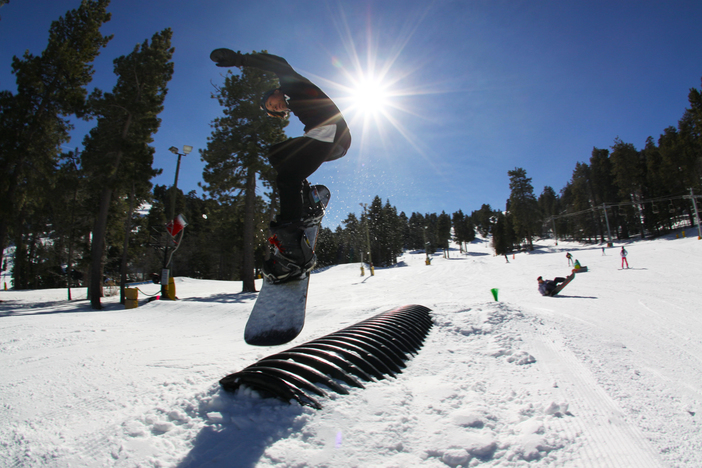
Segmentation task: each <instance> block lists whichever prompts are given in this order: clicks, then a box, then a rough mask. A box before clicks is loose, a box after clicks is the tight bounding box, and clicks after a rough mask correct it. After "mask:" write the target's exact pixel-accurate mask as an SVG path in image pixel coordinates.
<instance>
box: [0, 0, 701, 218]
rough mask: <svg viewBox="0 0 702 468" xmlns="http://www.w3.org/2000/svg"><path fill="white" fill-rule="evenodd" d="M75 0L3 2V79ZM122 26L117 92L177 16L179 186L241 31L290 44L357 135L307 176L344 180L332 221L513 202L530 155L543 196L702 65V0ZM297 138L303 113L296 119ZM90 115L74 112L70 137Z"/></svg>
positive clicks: (191, 12)
mask: <svg viewBox="0 0 702 468" xmlns="http://www.w3.org/2000/svg"><path fill="white" fill-rule="evenodd" d="M79 4H80V2H79V0H70V1H69V0H39V1H33V2H22V1H20V0H12V1H11V3H10V4H9V5H6V6H4V7H2V8H0V17H1V20H0V89H9V90H12V91H14V90H15V82H14V77H13V76H12V75H11V67H10V65H11V58H12V56H13V55H17V56H21V55H22V54H23V53H24V51H25V50H29V51H30V52H32V53H34V54H39V53H41V52H42V50H44V48H45V47H46V43H47V38H48V30H49V26H50V24H51V21H53V20H55V19H57V18H58V17H59V16H61V15H63V14H64V13H65V12H66V11H67V10H69V9H72V8H77V7H78V5H79ZM108 10H109V11H110V12H111V13H112V20H111V21H110V22H109V23H107V24H105V26H104V27H103V32H104V34H114V36H115V37H114V39H113V40H112V41H111V42H110V43H109V44H108V46H107V48H106V49H103V52H102V53H101V55H100V56H99V57H98V59H97V60H96V62H95V64H94V66H95V69H96V73H95V79H94V81H93V85H94V86H96V87H98V88H101V89H103V90H106V91H110V90H111V89H112V87H113V86H114V84H115V82H116V77H115V75H114V74H113V73H112V60H113V59H114V58H116V57H118V56H120V55H125V54H128V53H129V52H131V50H132V49H133V47H134V46H135V45H136V44H137V43H141V42H143V41H144V40H146V39H149V38H150V37H151V36H152V35H153V34H154V33H155V32H157V31H160V30H162V29H163V28H166V27H170V28H172V29H173V32H174V36H173V45H174V47H175V49H176V51H175V55H174V58H173V60H174V63H175V74H174V76H173V79H172V80H171V83H170V85H169V92H168V96H167V98H166V102H165V110H164V112H163V113H162V114H161V118H162V124H161V129H160V130H159V132H158V134H157V135H156V136H155V139H154V143H153V146H154V148H155V149H156V155H155V166H156V167H160V168H162V169H163V175H161V176H159V177H158V178H156V179H155V180H154V183H158V184H165V185H169V186H170V185H171V184H172V183H173V177H174V174H175V165H176V158H175V156H174V155H173V154H172V153H170V152H169V151H168V148H169V147H171V146H177V147H179V148H182V146H183V145H192V146H194V147H195V150H194V151H193V153H191V154H190V155H189V156H187V157H186V158H184V159H183V161H182V165H181V173H180V178H179V181H178V187H179V188H181V189H183V190H184V191H185V192H188V191H190V190H197V191H198V192H200V190H199V189H198V186H197V184H198V182H199V181H201V180H202V168H203V166H204V163H203V162H202V161H200V158H199V154H198V153H197V150H199V149H202V148H205V147H206V145H207V137H208V136H209V135H210V133H211V128H210V124H211V122H212V121H213V119H215V118H216V117H218V116H219V115H221V109H220V107H219V106H218V104H217V103H216V101H215V100H213V99H211V98H210V95H211V93H212V91H213V89H214V88H213V84H220V83H222V81H223V78H222V73H223V72H224V70H222V69H219V68H217V67H215V66H214V64H212V63H211V62H210V60H209V53H210V51H211V50H212V49H214V48H219V47H229V48H231V49H234V50H241V51H242V52H249V51H252V50H264V49H265V50H268V51H269V52H270V53H274V54H276V55H280V56H282V57H284V58H286V59H287V60H288V62H289V63H290V64H291V65H292V66H293V67H294V68H295V69H296V70H298V71H299V72H300V73H302V74H303V75H305V76H307V77H308V78H310V79H311V80H312V81H313V82H315V83H316V84H318V85H319V86H320V87H321V88H322V89H324V90H325V91H327V93H328V94H329V95H330V96H331V97H332V98H333V99H334V100H335V101H336V102H337V104H338V105H339V107H340V108H341V109H342V111H343V112H344V114H345V116H346V118H347V120H348V121H349V123H350V127H351V132H352V136H353V138H354V141H353V144H352V147H351V149H350V151H349V153H348V154H347V155H346V157H344V158H343V159H341V160H338V161H335V162H330V163H326V164H324V165H323V166H322V168H321V169H320V170H319V171H317V172H316V173H315V174H314V175H313V176H312V177H311V178H310V180H311V182H313V183H323V184H325V185H327V186H329V187H330V189H331V190H332V196H333V199H332V204H331V206H330V211H329V213H328V219H327V223H326V224H327V225H328V226H330V227H332V228H333V227H335V226H336V225H338V223H339V222H340V221H341V220H343V219H344V218H345V217H346V215H347V214H348V213H349V212H355V213H357V214H359V213H360V212H361V207H360V206H359V203H370V202H371V201H372V198H373V197H374V196H375V195H379V196H380V197H381V198H382V199H383V202H385V201H386V200H390V203H391V204H392V205H394V206H396V207H397V208H398V210H399V211H405V212H406V213H407V215H408V216H409V215H410V214H411V213H412V212H415V211H416V212H420V213H423V214H424V213H434V212H436V213H440V212H441V211H446V212H447V213H449V214H450V213H453V212H454V211H457V210H458V209H462V210H463V211H464V212H465V213H470V212H471V211H473V210H477V209H479V208H480V206H481V205H482V204H483V203H488V204H490V205H491V206H492V207H493V208H504V204H505V201H506V199H507V198H508V197H509V186H508V184H509V179H508V176H507V171H508V170H511V169H513V168H515V167H523V168H524V169H526V171H527V175H528V176H529V177H532V179H533V185H534V188H535V192H536V194H537V195H538V194H539V193H541V191H542V190H543V188H544V186H546V185H549V186H552V187H553V188H554V189H555V190H556V191H559V190H560V189H561V188H562V187H563V186H564V185H565V184H566V183H567V182H568V180H569V179H570V178H571V176H572V171H573V169H574V168H575V164H576V162H578V161H589V158H590V154H591V152H592V148H593V147H598V148H609V147H610V146H612V144H613V142H614V140H615V138H617V137H619V138H621V139H622V140H623V141H624V142H627V143H632V144H634V145H635V146H636V147H637V148H639V149H640V148H642V147H643V146H644V144H645V141H646V138H647V137H649V136H652V137H653V138H654V139H655V140H657V139H658V137H659V135H660V134H661V133H662V132H663V130H664V129H665V128H666V127H668V126H671V125H672V126H675V125H677V121H678V119H679V118H680V117H681V116H682V114H683V112H684V109H685V108H686V107H687V105H688V102H687V95H688V92H689V89H690V88H692V87H695V88H700V78H701V77H702V28H700V27H699V21H700V19H701V18H702V2H699V1H697V0H695V1H676V0H673V1H669V2H662V1H614V0H610V1H587V2H583V1H570V0H560V1H535V0H528V1H500V0H494V1H490V0H481V1H473V0H454V1H450V0H436V1H433V2H430V1H427V0H397V1H394V0H385V1H380V0H378V1H368V0H353V1H346V0H341V1H331V0H330V1H322V0H319V1H314V0H299V1H297V0H283V1H278V0H258V1H250V0H245V1H244V0H242V1H236V0H227V1H222V0H199V1H198V2H191V1H176V0H148V1H144V0H140V1H136V0H114V1H113V2H112V5H111V6H110V7H109V8H108ZM363 77H366V78H371V79H372V80H374V81H376V82H378V83H379V84H380V85H381V87H382V88H383V89H384V91H385V93H386V96H385V98H384V99H383V101H384V102H385V106H384V108H381V109H380V110H376V111H375V112H374V113H371V112H370V111H367V112H363V111H361V110H360V108H359V107H358V106H357V102H356V101H355V98H354V96H355V89H356V88H357V87H358V83H360V82H362V81H363ZM292 122H293V123H291V125H289V126H288V127H287V130H286V131H287V133H288V134H289V135H290V136H298V135H300V134H301V133H302V128H301V126H300V125H299V123H298V122H297V120H296V119H295V117H292ZM93 125H94V122H91V123H82V122H79V123H78V124H77V126H76V130H75V132H74V137H73V140H72V141H71V142H70V143H69V144H68V145H67V148H66V149H72V148H76V147H78V148H81V143H82V139H83V136H84V135H85V134H86V133H87V131H88V130H89V129H90V128H91V127H92V126H93Z"/></svg>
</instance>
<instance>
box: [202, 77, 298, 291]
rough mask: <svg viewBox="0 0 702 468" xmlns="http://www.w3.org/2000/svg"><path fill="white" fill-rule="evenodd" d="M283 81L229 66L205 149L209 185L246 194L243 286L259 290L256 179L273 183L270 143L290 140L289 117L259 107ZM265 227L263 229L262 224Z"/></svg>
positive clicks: (217, 194) (227, 197) (216, 193)
mask: <svg viewBox="0 0 702 468" xmlns="http://www.w3.org/2000/svg"><path fill="white" fill-rule="evenodd" d="M276 86H277V79H276V78H275V76H274V75H273V74H270V73H266V72H263V71H261V70H258V69H255V68H248V67H247V68H244V69H243V71H242V72H241V74H240V75H234V74H232V73H231V72H228V74H227V76H226V78H225V81H224V85H223V86H222V87H221V88H218V90H217V93H216V95H215V96H214V97H215V98H216V99H217V100H218V102H219V104H220V105H221V106H222V107H223V108H224V116H223V117H219V118H217V119H215V120H214V122H213V124H212V127H213V128H214V130H213V132H212V136H211V137H209V142H208V144H207V149H205V150H202V151H201V152H200V155H201V157H202V159H203V160H204V161H205V162H206V163H207V164H206V166H205V169H204V172H203V180H204V181H205V184H204V185H203V188H204V190H205V191H207V192H208V193H210V195H211V196H212V197H213V198H216V199H218V200H220V201H221V202H229V201H232V200H237V201H239V200H241V199H242V198H243V206H244V213H243V220H244V224H243V230H244V232H243V243H244V245H243V246H242V251H243V264H242V271H241V279H242V281H243V290H244V291H245V292H253V291H255V290H256V287H255V285H254V276H253V275H254V234H255V231H256V226H255V221H256V219H255V204H256V183H257V180H258V179H259V178H260V179H261V180H262V181H263V182H264V183H265V184H267V185H270V184H272V178H273V172H272V168H271V166H270V164H269V163H268V161H267V159H266V155H267V153H268V147H269V146H270V145H272V144H275V143H278V142H281V141H284V140H285V134H284V132H283V128H284V127H285V126H286V125H287V121H283V120H280V119H271V118H269V117H267V116H266V115H265V113H264V112H261V110H260V109H259V102H260V98H261V96H262V95H263V93H265V92H266V91H268V90H269V89H272V88H275V87H276ZM258 231H259V232H262V231H263V229H261V228H260V227H259V229H258Z"/></svg>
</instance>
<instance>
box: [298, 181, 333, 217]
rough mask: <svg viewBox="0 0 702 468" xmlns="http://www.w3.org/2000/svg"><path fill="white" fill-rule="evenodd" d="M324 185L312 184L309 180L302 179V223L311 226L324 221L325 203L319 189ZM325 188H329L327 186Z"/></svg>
mask: <svg viewBox="0 0 702 468" xmlns="http://www.w3.org/2000/svg"><path fill="white" fill-rule="evenodd" d="M318 187H324V186H322V185H310V183H309V182H307V180H304V181H302V191H301V196H302V225H303V226H304V227H311V226H314V225H316V224H320V223H321V222H322V218H324V213H325V209H324V203H323V202H322V197H321V195H320V193H319V191H318ZM325 190H327V189H326V188H325Z"/></svg>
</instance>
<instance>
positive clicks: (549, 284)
mask: <svg viewBox="0 0 702 468" xmlns="http://www.w3.org/2000/svg"><path fill="white" fill-rule="evenodd" d="M565 280H566V279H565V278H562V277H560V276H559V277H556V278H553V279H552V280H544V278H543V277H542V276H539V277H538V278H536V281H538V283H539V292H540V293H541V295H542V296H550V295H551V293H552V292H553V290H554V289H556V286H558V284H559V283H562V282H564V281H565Z"/></svg>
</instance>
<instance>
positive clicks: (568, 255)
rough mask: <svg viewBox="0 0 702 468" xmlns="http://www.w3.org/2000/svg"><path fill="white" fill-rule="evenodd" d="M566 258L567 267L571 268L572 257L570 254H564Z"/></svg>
mask: <svg viewBox="0 0 702 468" xmlns="http://www.w3.org/2000/svg"><path fill="white" fill-rule="evenodd" d="M566 258H567V259H568V266H573V256H572V255H571V254H570V252H566Z"/></svg>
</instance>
